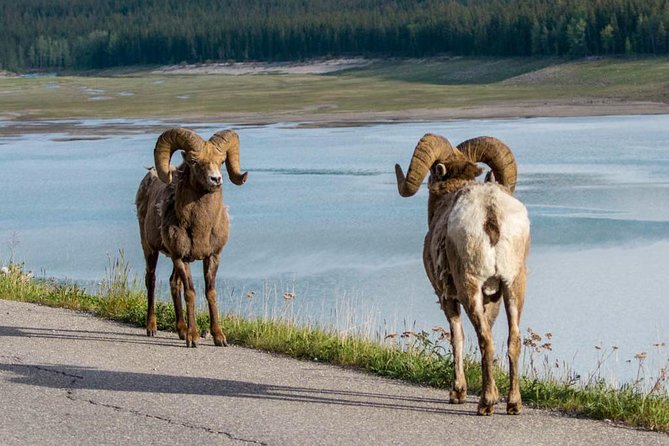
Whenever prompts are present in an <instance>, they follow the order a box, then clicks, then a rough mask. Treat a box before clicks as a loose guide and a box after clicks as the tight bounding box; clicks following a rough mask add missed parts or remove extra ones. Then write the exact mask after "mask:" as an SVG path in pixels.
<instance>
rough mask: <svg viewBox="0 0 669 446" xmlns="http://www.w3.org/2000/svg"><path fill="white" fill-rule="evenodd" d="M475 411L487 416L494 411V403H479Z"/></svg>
mask: <svg viewBox="0 0 669 446" xmlns="http://www.w3.org/2000/svg"><path fill="white" fill-rule="evenodd" d="M476 413H478V414H479V415H482V416H486V417H488V416H490V415H492V414H494V413H495V405H494V404H489V405H486V404H481V403H479V407H478V410H477V411H476Z"/></svg>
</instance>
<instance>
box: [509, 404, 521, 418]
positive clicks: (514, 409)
mask: <svg viewBox="0 0 669 446" xmlns="http://www.w3.org/2000/svg"><path fill="white" fill-rule="evenodd" d="M522 410H523V405H522V404H521V403H520V402H517V403H508V404H507V405H506V413H507V414H508V415H520V412H522Z"/></svg>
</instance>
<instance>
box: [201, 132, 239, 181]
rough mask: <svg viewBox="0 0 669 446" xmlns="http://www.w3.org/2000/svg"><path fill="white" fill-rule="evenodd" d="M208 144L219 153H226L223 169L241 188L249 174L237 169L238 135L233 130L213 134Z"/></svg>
mask: <svg viewBox="0 0 669 446" xmlns="http://www.w3.org/2000/svg"><path fill="white" fill-rule="evenodd" d="M209 142H210V143H211V144H213V145H214V147H215V148H216V149H217V150H218V151H219V152H220V153H227V156H226V158H225V169H226V170H227V171H228V177H229V178H230V181H232V182H233V183H234V184H236V185H237V186H241V185H242V184H244V183H245V182H246V178H247V177H248V175H249V173H248V172H244V173H242V171H241V170H240V167H239V135H237V133H235V132H234V131H233V130H224V131H221V132H217V133H214V135H213V136H212V137H211V138H209Z"/></svg>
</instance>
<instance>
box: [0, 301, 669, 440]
mask: <svg viewBox="0 0 669 446" xmlns="http://www.w3.org/2000/svg"><path fill="white" fill-rule="evenodd" d="M0 317H1V319H0V343H1V344H0V345H2V347H0V444H1V445H28V444H29V445H35V444H44V445H50V444H58V445H61V444H66V443H68V444H76V445H87V444H91V445H103V444H124V445H125V444H141V445H151V444H160V445H165V444H189V443H190V444H197V445H203V444H206V445H209V444H226V445H227V444H231V445H241V444H268V445H316V444H317V445H330V444H337V445H339V444H364V445H400V444H411V445H448V444H458V445H469V444H494V445H507V444H509V445H510V444H514V445H518V444H521V445H522V444H527V445H544V444H545V445H549V444H550V445H555V444H569V445H579V444H582V445H588V446H595V445H614V444H615V445H642V444H652V445H656V444H657V445H660V444H661V445H669V435H665V434H657V433H651V432H641V431H635V430H631V429H625V428H619V427H614V426H611V425H608V424H606V423H604V422H598V421H590V420H579V419H573V418H568V417H562V416H558V415H554V414H550V413H547V412H543V411H538V410H526V411H525V413H524V414H523V415H521V416H520V417H511V416H507V415H506V414H504V413H503V406H502V407H500V408H499V410H498V414H497V415H495V416H494V417H478V416H476V415H475V411H476V401H475V399H474V398H471V399H470V401H468V403H466V404H464V405H461V406H453V405H449V404H447V403H446V401H447V397H448V395H447V393H446V392H445V391H440V390H435V389H429V388H423V387H418V386H412V385H407V384H402V383H399V382H396V381H391V380H386V379H382V378H377V377H374V376H370V375H368V374H364V373H359V372H355V371H352V370H345V369H342V368H339V367H333V366H328V365H325V364H319V363H316V362H304V361H296V360H293V359H289V358H284V357H280V356H276V355H271V354H267V353H262V352H258V351H255V350H249V349H245V348H240V347H229V348H225V349H223V348H217V347H214V346H213V342H212V340H211V339H208V340H206V341H204V342H203V343H202V344H201V345H200V347H198V348H197V349H188V348H186V347H185V345H184V343H183V342H182V341H179V340H178V338H177V337H176V335H174V334H172V333H159V334H158V336H157V337H155V338H147V337H146V336H145V335H144V330H142V329H139V328H133V327H128V326H124V325H121V324H116V323H112V322H107V321H102V320H99V319H96V318H94V317H92V316H89V315H86V314H80V313H76V312H71V311H67V310H61V309H53V308H46V307H40V306H36V305H31V304H23V303H17V302H8V301H2V300H0Z"/></svg>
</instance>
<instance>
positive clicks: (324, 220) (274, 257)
mask: <svg viewBox="0 0 669 446" xmlns="http://www.w3.org/2000/svg"><path fill="white" fill-rule="evenodd" d="M28 124H30V123H28ZM44 124H45V123H41V125H38V124H37V123H34V125H35V128H32V129H31V130H30V131H28V132H23V131H20V132H17V133H18V134H17V135H16V136H5V137H0V166H2V167H1V169H2V170H1V173H2V174H1V175H0V188H1V190H2V202H3V205H2V210H1V211H0V259H1V260H2V261H3V262H6V261H7V260H8V259H9V258H11V257H12V256H13V257H14V258H15V259H16V260H18V261H23V262H25V264H26V267H27V269H30V270H33V271H34V272H35V273H36V274H37V275H45V276H54V277H58V278H63V279H69V280H74V281H77V282H79V283H81V284H83V285H85V286H88V287H90V288H95V284H96V283H97V282H99V281H100V279H101V278H102V277H103V276H104V274H105V268H106V266H107V264H108V256H112V257H113V256H115V255H117V254H118V252H119V250H122V251H123V252H124V255H125V258H126V260H127V261H128V262H129V264H130V266H131V267H132V270H133V272H134V274H136V275H137V276H138V277H140V276H141V275H142V272H143V269H144V264H143V258H142V254H141V249H140V245H139V236H138V229H137V223H136V218H135V209H134V197H135V192H136V189H137V185H138V184H139V181H140V180H141V178H142V177H143V175H144V173H145V168H144V166H150V165H152V163H153V158H152V151H153V146H154V144H155V140H156V138H157V136H158V134H159V133H160V132H161V130H162V129H165V128H168V127H171V126H173V125H176V124H174V123H170V124H166V123H160V122H152V121H132V122H129V121H119V120H100V121H67V122H65V121H61V122H53V123H46V124H49V125H44ZM12 125H13V124H12V123H11V122H9V121H0V127H3V128H5V129H8V128H9V129H11V126H12ZM178 125H183V126H188V127H191V128H194V129H196V130H197V131H198V132H199V133H200V134H201V135H203V136H205V137H207V138H208V137H209V136H210V135H211V134H212V133H213V132H215V131H218V130H220V129H224V128H228V127H230V125H229V124H227V123H218V124H199V123H192V122H180V123H178ZM42 128H43V129H42ZM40 129H42V130H40ZM235 129H236V130H237V132H238V133H239V135H240V140H241V150H240V154H241V164H242V169H244V170H248V171H249V180H248V182H247V183H246V184H245V185H244V186H243V187H237V186H234V185H232V183H230V182H228V181H227V180H226V183H225V186H224V187H225V189H224V195H225V203H226V205H228V206H229V211H230V215H231V217H232V227H231V239H230V242H229V243H228V245H227V246H226V248H225V250H224V252H223V255H222V262H221V268H220V270H219V275H218V278H219V289H220V294H219V300H220V301H221V307H222V310H223V311H225V310H230V309H234V308H237V309H239V308H240V306H244V305H247V304H246V303H244V302H242V303H240V302H241V301H243V296H244V295H246V294H247V293H249V292H251V291H254V292H256V295H257V296H259V295H265V296H273V298H274V299H277V302H278V303H277V305H282V299H281V295H282V294H283V292H284V291H292V292H295V294H296V298H295V301H294V302H293V303H292V304H291V305H295V306H296V307H300V308H301V310H300V311H301V312H302V316H303V317H306V318H307V319H310V318H313V320H328V319H330V320H332V319H334V320H338V321H339V323H341V320H342V319H346V321H345V323H346V324H347V325H348V326H349V327H350V328H351V329H355V330H360V329H363V330H362V331H364V330H365V329H366V330H368V331H377V330H378V331H379V332H384V331H386V332H392V331H394V330H403V329H405V328H413V329H416V330H421V329H425V330H428V331H429V330H431V329H432V327H434V326H439V325H441V326H447V322H446V319H445V317H444V315H443V314H442V312H441V310H440V309H439V306H438V305H437V304H436V297H435V296H434V293H433V292H432V289H431V287H430V285H429V283H428V280H427V277H426V275H425V272H424V270H423V265H422V243H423V237H424V235H425V231H426V229H427V217H426V200H427V190H426V188H425V187H423V188H421V190H420V191H419V192H418V194H417V195H416V196H414V197H412V198H402V197H400V196H399V195H398V193H397V187H396V183H395V175H394V164H395V163H396V162H399V163H400V164H401V165H402V166H403V168H404V169H406V167H407V165H408V162H409V159H410V157H411V154H412V151H413V148H414V147H415V145H416V143H417V141H418V140H419V139H420V137H421V136H422V135H423V134H424V133H426V132H433V133H438V134H441V135H444V136H445V137H447V138H448V139H449V140H450V141H451V142H453V143H455V144H457V143H459V142H461V141H463V140H465V139H468V138H471V137H474V136H480V135H489V136H495V137H498V138H500V139H502V140H503V141H504V142H506V143H507V144H508V145H509V146H510V147H511V148H512V150H513V151H514V154H515V156H516V159H517V162H518V166H519V168H518V170H519V181H518V187H517V191H516V196H517V197H518V198H519V199H520V200H522V201H523V202H524V203H525V204H526V205H527V207H528V210H529V213H530V219H531V222H532V236H533V243H532V250H531V255H530V259H529V268H530V272H529V277H528V289H527V296H526V306H525V311H524V314H523V318H522V321H521V330H523V334H525V330H526V329H527V328H528V327H530V328H532V329H533V330H534V331H535V332H538V333H540V334H542V335H543V334H544V333H546V332H550V333H552V339H551V343H552V346H553V352H552V353H551V358H559V359H565V360H567V362H569V363H570V364H571V365H572V366H573V367H574V368H575V370H576V371H577V372H579V373H581V374H587V373H588V371H590V370H593V369H594V367H595V366H596V363H597V358H598V357H601V355H602V354H603V353H602V352H606V351H610V349H611V347H612V346H614V345H615V346H617V347H618V350H616V352H615V354H614V355H613V356H612V357H611V358H610V359H609V360H607V362H606V364H605V366H604V367H603V374H604V375H606V377H607V378H613V379H623V380H625V379H629V378H633V377H635V376H636V373H637V369H638V365H639V364H638V361H637V360H636V359H634V355H635V354H636V353H639V352H642V351H644V352H647V353H648V359H647V360H646V361H645V362H644V365H643V366H644V369H645V371H646V372H647V373H650V374H652V373H654V372H656V371H657V370H659V367H661V366H662V365H663V364H664V363H665V362H666V361H667V357H668V354H667V350H666V347H658V346H655V345H654V344H660V343H663V342H667V341H669V339H668V338H669V322H668V319H667V318H668V316H667V315H669V296H668V294H667V290H669V275H668V274H667V265H668V264H669V132H668V131H667V129H669V115H658V116H617V117H588V118H536V119H513V120H472V121H453V122H421V123H401V124H397V123H394V124H393V123H378V124H373V125H368V126H363V127H347V128H307V127H303V126H299V125H295V124H275V125H266V126H236V127H235ZM5 133H8V132H5ZM179 158H180V156H179V155H178V154H175V157H174V160H173V162H174V163H176V162H178V161H179ZM159 265H160V267H159V280H160V281H161V288H162V289H163V292H164V296H165V297H167V296H168V292H167V288H166V284H167V279H168V276H169V272H170V266H169V261H168V260H166V259H165V258H164V257H161V260H160V262H159ZM194 274H196V275H197V276H198V279H199V277H200V276H201V267H200V266H199V265H198V266H196V267H195V268H194ZM277 296H278V297H277ZM198 299H201V293H200V294H199V295H198ZM200 304H201V302H200ZM319 318H320V319H319ZM467 324H468V323H467ZM468 327H470V326H469V325H468ZM471 333H472V330H471V328H469V332H468V334H469V339H468V341H469V343H470V344H472V345H475V342H474V340H473V339H472V335H471ZM495 336H496V339H497V341H498V343H499V344H503V341H504V339H505V336H506V324H505V320H504V317H503V316H502V317H500V319H499V320H498V323H497V325H496V330H495ZM595 346H600V347H602V348H603V350H597V349H595ZM551 360H552V359H551ZM628 360H631V362H626V361H628Z"/></svg>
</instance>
